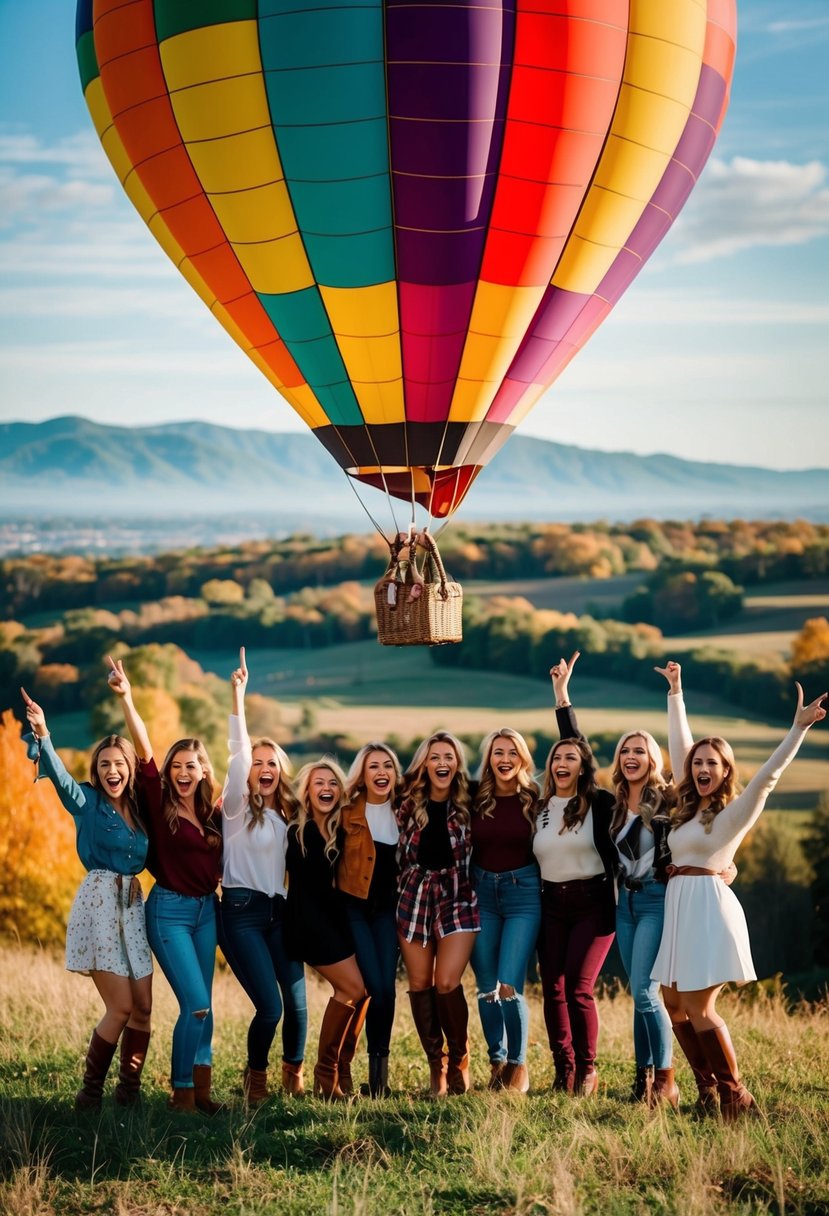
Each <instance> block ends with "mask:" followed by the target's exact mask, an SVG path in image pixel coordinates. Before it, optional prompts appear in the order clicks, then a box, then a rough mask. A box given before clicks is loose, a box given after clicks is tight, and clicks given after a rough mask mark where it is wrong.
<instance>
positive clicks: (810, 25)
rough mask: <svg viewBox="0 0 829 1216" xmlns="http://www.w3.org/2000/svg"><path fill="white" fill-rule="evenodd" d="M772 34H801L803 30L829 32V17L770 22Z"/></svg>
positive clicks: (769, 27) (768, 27)
mask: <svg viewBox="0 0 829 1216" xmlns="http://www.w3.org/2000/svg"><path fill="white" fill-rule="evenodd" d="M766 29H767V30H768V32H769V33H770V34H799V33H800V32H801V31H803V30H829V17H804V18H801V19H795V20H787V21H770V22H769V24H768V25H767V26H766Z"/></svg>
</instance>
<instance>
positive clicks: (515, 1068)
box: [503, 1064, 530, 1094]
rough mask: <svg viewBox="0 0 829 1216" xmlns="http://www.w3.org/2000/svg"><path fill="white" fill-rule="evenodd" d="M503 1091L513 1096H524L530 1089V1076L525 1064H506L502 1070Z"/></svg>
mask: <svg viewBox="0 0 829 1216" xmlns="http://www.w3.org/2000/svg"><path fill="white" fill-rule="evenodd" d="M503 1088H504V1090H505V1091H507V1090H508V1091H509V1092H510V1093H513V1094H525V1093H527V1092H528V1091H529V1088H530V1075H529V1073H528V1072H527V1065H526V1064H507V1066H506V1068H505V1069H504V1085H503Z"/></svg>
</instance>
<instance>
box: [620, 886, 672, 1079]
mask: <svg viewBox="0 0 829 1216" xmlns="http://www.w3.org/2000/svg"><path fill="white" fill-rule="evenodd" d="M664 919H665V884H664V883H661V882H658V881H657V879H655V878H644V879H642V880H641V889H640V890H638V891H629V890H627V889H626V888H625V887H624V886H620V888H619V902H618V904H617V905H616V941H617V943H618V945H619V954H620V955H621V957H622V964H623V966H624V968H625V971H626V972H627V975H628V980H629V981H630V992H631V996H632V997H633V1048H634V1053H635V1055H636V1064H637V1067H639V1068H645V1067H647V1066H649V1065H652V1066H653V1067H654V1068H670V1067H671V1059H672V1046H673V1045H672V1037H671V1020H670V1018H669V1017H668V1013H667V1010H666V1009H665V1006H664V1005H663V1004H662V1001H661V999H660V995H659V984H658V983H657V981H656V980H652V979H651V971H652V970H653V964H654V962H655V961H656V955H657V953H658V951H659V943H660V941H661V940H662V924H663V921H664Z"/></svg>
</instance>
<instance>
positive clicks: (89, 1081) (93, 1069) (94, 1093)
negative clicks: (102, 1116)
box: [75, 1030, 118, 1110]
mask: <svg viewBox="0 0 829 1216" xmlns="http://www.w3.org/2000/svg"><path fill="white" fill-rule="evenodd" d="M117 1046H118V1044H117V1043H110V1042H109V1041H108V1040H107V1039H102V1038H101V1036H100V1035H99V1034H98V1031H97V1030H93V1031H92V1038H91V1039H90V1040H89V1048H88V1049H87V1053H86V1067H85V1069H84V1074H83V1084H82V1085H81V1088H80V1089H79V1090H78V1092H77V1093H76V1094H75V1110H100V1109H101V1098H102V1096H103V1092H104V1081H106V1076H107V1073H108V1072H109V1066H110V1064H111V1063H112V1057H113V1056H114V1055H115V1048H116V1047H117Z"/></svg>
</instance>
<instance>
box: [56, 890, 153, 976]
mask: <svg viewBox="0 0 829 1216" xmlns="http://www.w3.org/2000/svg"><path fill="white" fill-rule="evenodd" d="M130 880H131V875H129V874H124V875H123V876H122V875H119V874H114V873H113V872H112V870H90V872H89V873H88V874H87V876H86V878H85V879H84V880H83V882H82V883H81V885H80V887H79V888H78V893H77V895H76V896H75V900H74V902H73V904H72V911H71V912H70V914H69V925H68V926H67V929H66V969H67V971H80V972H82V973H83V974H84V975H88V974H89V972H90V971H108V972H111V973H112V974H113V975H123V976H126V977H127V978H128V979H133V980H140V979H143V978H144V976H146V975H152V970H153V960H152V955H151V954H150V947H149V945H148V943H147V929H146V926H145V924H144V899H143V896H142V895H141V893H140V891H139V893H138V895H137V898H135V899H134V900H133V902H132V904H131V905H130V902H129V898H130Z"/></svg>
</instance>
